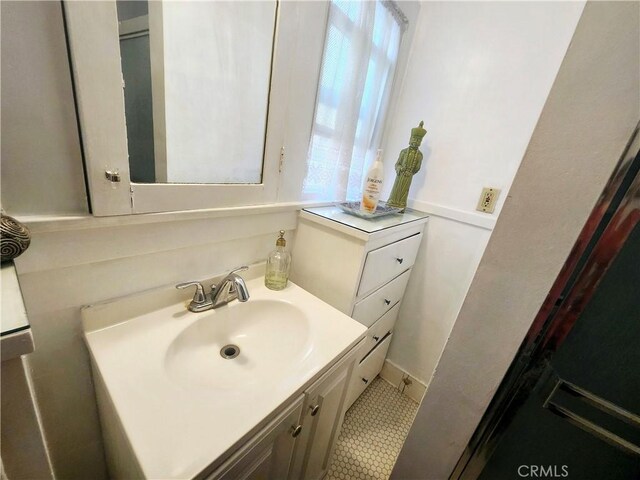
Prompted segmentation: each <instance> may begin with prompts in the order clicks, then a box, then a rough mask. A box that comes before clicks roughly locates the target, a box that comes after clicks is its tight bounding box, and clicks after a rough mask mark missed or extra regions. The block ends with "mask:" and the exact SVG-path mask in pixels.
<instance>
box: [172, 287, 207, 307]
mask: <svg viewBox="0 0 640 480" xmlns="http://www.w3.org/2000/svg"><path fill="white" fill-rule="evenodd" d="M192 286H195V287H196V293H194V294H193V300H191V303H204V302H205V301H206V300H207V297H206V295H205V294H204V287H203V286H202V284H201V283H200V282H183V283H179V284H177V285H176V288H177V289H179V290H182V289H184V288H189V287H192Z"/></svg>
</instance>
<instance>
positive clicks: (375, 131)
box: [303, 0, 407, 201]
mask: <svg viewBox="0 0 640 480" xmlns="http://www.w3.org/2000/svg"><path fill="white" fill-rule="evenodd" d="M406 23H407V20H406V17H405V16H404V15H403V14H402V12H401V11H400V10H399V9H398V7H397V6H396V5H395V3H394V2H390V1H379V0H378V1H376V2H350V1H345V0H333V1H332V3H331V7H330V10H329V20H328V25H327V33H326V39H325V47H324V54H323V58H322V68H321V73H320V80H319V85H318V93H317V99H316V111H315V117H314V122H313V131H312V134H311V140H310V145H309V155H308V166H307V176H306V178H305V180H304V184H303V196H304V199H305V200H331V201H334V200H344V199H347V200H355V199H356V198H358V197H359V195H360V194H361V191H362V179H363V172H364V170H365V168H366V167H367V165H368V164H369V163H370V161H371V159H372V157H373V155H374V154H375V151H376V150H377V148H378V147H379V144H380V140H381V135H382V129H383V126H384V119H385V114H386V111H387V106H388V103H389V97H390V93H391V87H392V84H393V78H394V74H395V70H396V64H397V60H398V51H399V49H400V42H401V38H402V33H403V31H404V29H405V28H406Z"/></svg>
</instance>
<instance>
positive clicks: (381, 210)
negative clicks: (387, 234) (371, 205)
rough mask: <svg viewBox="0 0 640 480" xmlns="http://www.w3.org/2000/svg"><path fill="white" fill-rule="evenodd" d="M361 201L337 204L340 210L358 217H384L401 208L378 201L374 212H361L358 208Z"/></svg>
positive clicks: (397, 211)
mask: <svg viewBox="0 0 640 480" xmlns="http://www.w3.org/2000/svg"><path fill="white" fill-rule="evenodd" d="M361 203H362V202H343V203H339V204H338V205H337V206H338V207H340V208H341V209H342V211H344V212H346V213H349V214H351V215H355V216H356V217H360V218H366V219H370V218H379V217H385V216H387V215H393V214H395V213H399V212H400V210H402V209H401V208H397V207H388V206H387V204H386V203H385V202H378V206H377V207H376V211H375V212H371V213H369V212H363V211H362V210H361V209H360V205H361Z"/></svg>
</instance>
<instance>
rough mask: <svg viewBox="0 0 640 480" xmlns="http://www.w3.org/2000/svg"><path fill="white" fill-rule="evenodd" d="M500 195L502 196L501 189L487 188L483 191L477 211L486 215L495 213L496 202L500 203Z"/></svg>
mask: <svg viewBox="0 0 640 480" xmlns="http://www.w3.org/2000/svg"><path fill="white" fill-rule="evenodd" d="M498 195H500V189H499V188H491V187H485V188H483V189H482V194H481V195H480V200H479V201H478V206H477V207H476V210H478V211H480V212H485V213H493V211H494V210H495V209H496V202H497V201H498Z"/></svg>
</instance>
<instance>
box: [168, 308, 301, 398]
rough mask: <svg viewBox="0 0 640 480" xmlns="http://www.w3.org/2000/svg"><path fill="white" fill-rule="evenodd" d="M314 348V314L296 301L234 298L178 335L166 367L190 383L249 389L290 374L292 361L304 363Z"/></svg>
mask: <svg viewBox="0 0 640 480" xmlns="http://www.w3.org/2000/svg"><path fill="white" fill-rule="evenodd" d="M311 348H312V342H311V337H310V323H309V318H308V317H307V316H306V315H305V313H304V311H303V310H301V309H300V308H298V307H296V306H295V305H292V304H291V303H288V302H285V301H282V300H250V301H248V302H245V303H239V302H232V303H231V304H229V305H228V307H222V308H220V309H219V310H217V311H215V312H214V311H210V312H209V314H207V315H204V316H201V318H198V320H197V321H195V322H193V323H192V324H191V325H189V327H187V328H185V329H184V330H183V331H182V332H181V333H180V334H179V335H178V336H177V337H175V339H174V340H173V341H172V342H171V344H170V345H169V348H168V349H167V353H166V357H165V368H166V369H167V373H168V375H169V376H170V377H171V378H172V379H173V380H174V381H176V382H178V383H180V384H182V385H183V386H185V387H187V388H194V389H200V388H203V387H204V388H223V389H231V388H233V389H242V390H246V389H251V388H256V386H257V384H259V383H260V382H263V383H264V382H265V381H268V382H269V383H273V382H278V381H280V380H281V379H282V378H283V377H285V376H288V375H290V374H291V369H290V368H289V367H290V365H298V364H300V363H301V362H302V361H303V360H304V357H305V356H306V355H308V354H309V352H310V349H311ZM230 357H233V358H230Z"/></svg>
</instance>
